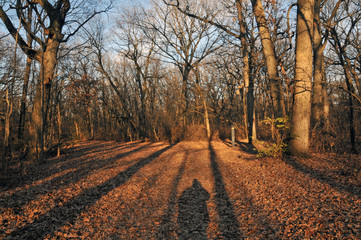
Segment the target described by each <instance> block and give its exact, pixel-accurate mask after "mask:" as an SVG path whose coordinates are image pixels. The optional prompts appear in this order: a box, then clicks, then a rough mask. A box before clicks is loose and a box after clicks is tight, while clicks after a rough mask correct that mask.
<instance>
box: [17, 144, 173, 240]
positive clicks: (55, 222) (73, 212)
mask: <svg viewBox="0 0 361 240" xmlns="http://www.w3.org/2000/svg"><path fill="white" fill-rule="evenodd" d="M173 146H174V145H170V146H168V147H165V148H163V149H161V150H159V151H157V152H155V153H153V154H151V155H149V156H148V157H145V158H142V159H141V160H139V161H138V162H137V163H135V164H134V165H132V166H130V167H129V168H128V169H126V170H124V171H122V172H120V173H119V174H118V175H117V176H115V177H114V178H112V179H109V180H107V181H106V182H104V183H103V184H101V185H99V186H96V187H93V188H90V189H86V190H85V191H84V192H83V193H82V194H80V195H78V196H77V197H75V198H74V199H72V200H70V201H69V202H67V203H65V204H64V205H62V206H56V207H54V208H52V209H51V210H50V211H49V212H48V213H46V214H45V215H42V216H40V217H39V218H38V219H37V220H35V221H34V222H32V223H29V224H27V225H25V226H24V227H22V228H18V229H16V230H15V231H13V232H12V233H11V234H10V235H11V238H22V239H42V238H44V237H45V236H46V235H48V234H49V235H50V236H52V235H53V234H54V233H55V231H56V230H57V229H58V228H60V227H61V226H63V225H65V224H66V223H68V222H74V221H75V220H76V218H77V217H78V216H79V215H80V214H81V213H82V212H84V211H86V209H87V208H88V207H90V206H92V205H94V204H95V203H96V202H97V201H98V200H99V199H100V198H102V197H103V196H105V195H106V194H108V193H109V192H110V191H112V190H113V189H115V188H117V187H119V186H121V185H122V184H124V183H125V182H127V181H128V180H129V179H130V178H131V177H132V176H133V175H134V174H135V173H136V172H138V171H139V170H140V169H141V168H143V167H144V166H145V165H147V164H149V163H151V162H152V161H153V160H154V159H156V158H157V157H158V156H160V155H161V154H162V153H164V152H166V151H168V150H169V149H170V148H172V147H173ZM118 157H123V156H118ZM49 223H50V224H49ZM44 226H51V227H50V228H46V229H45V228H44Z"/></svg>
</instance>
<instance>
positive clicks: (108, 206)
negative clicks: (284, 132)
mask: <svg viewBox="0 0 361 240" xmlns="http://www.w3.org/2000/svg"><path fill="white" fill-rule="evenodd" d="M244 146H245V145H244V144H242V143H238V144H237V146H236V147H234V148H231V147H230V144H229V142H220V141H213V142H211V143H208V142H180V143H178V144H175V145H169V144H166V143H149V142H132V143H117V142H99V141H90V142H89V141H86V142H80V143H78V144H76V145H75V146H72V147H70V148H68V149H66V151H65V154H63V155H62V156H61V157H58V158H56V157H54V158H48V159H47V160H46V163H44V164H42V165H40V166H38V167H36V168H35V167H32V168H28V169H27V175H26V177H25V178H24V179H23V181H21V182H19V181H16V179H15V178H13V180H12V181H10V180H11V179H10V180H9V179H8V180H7V182H3V183H2V184H1V186H0V190H1V191H0V238H1V239H18V238H19V239H21V238H23V239H54V238H60V239H64V238H65V239H68V238H73V239H82V238H85V239H177V238H179V239H247V238H249V239H289V238H297V239H308V238H312V239H315V238H319V239H321V238H322V239H330V238H348V239H360V238H361V230H360V229H361V225H360V223H361V184H360V183H361V176H360V158H359V156H352V155H350V156H341V155H334V154H327V155H319V154H317V155H316V154H313V155H311V157H309V158H304V159H303V158H285V159H271V158H258V157H257V156H256V155H252V154H250V153H247V152H244V151H243V150H244Z"/></svg>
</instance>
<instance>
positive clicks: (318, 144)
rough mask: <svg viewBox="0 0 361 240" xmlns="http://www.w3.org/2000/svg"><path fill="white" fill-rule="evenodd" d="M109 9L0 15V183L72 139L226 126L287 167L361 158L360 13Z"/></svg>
mask: <svg viewBox="0 0 361 240" xmlns="http://www.w3.org/2000/svg"><path fill="white" fill-rule="evenodd" d="M112 6H113V5H112V2H101V1H100V2H99V1H81V0H57V1H46V0H45V1H44V0H42V1H40V0H39V1H38V0H35V1H25V0H23V1H21V0H16V1H15V0H12V1H10V0H8V1H1V2H0V18H1V20H2V23H3V26H4V27H3V28H2V29H3V30H4V31H5V29H6V30H7V31H5V32H1V35H0V94H1V102H0V114H1V125H0V127H1V129H0V134H1V136H0V140H1V159H2V161H1V169H2V172H5V171H6V169H7V167H8V161H9V159H10V158H13V157H15V156H17V157H20V158H21V157H23V158H28V159H33V160H34V161H35V162H42V161H43V157H44V154H45V152H49V151H54V152H57V154H61V147H62V146H64V145H65V144H66V143H68V142H71V141H74V140H80V139H101V140H118V141H133V140H139V139H141V140H152V141H170V142H176V141H180V140H200V139H203V140H207V139H215V138H220V139H225V138H229V137H230V131H231V130H230V127H231V125H233V126H235V128H236V130H237V134H238V137H239V138H247V139H248V141H249V143H252V142H253V141H255V140H257V139H260V140H267V141H272V142H275V143H276V144H285V145H286V146H287V147H288V149H289V151H290V152H291V153H292V154H304V153H308V152H309V151H310V149H314V150H316V151H325V150H327V151H346V152H357V150H360V149H358V146H359V145H360V131H361V121H360V120H359V119H360V117H361V116H360V104H361V84H360V72H361V31H360V30H361V24H360V20H361V4H360V2H359V0H298V1H279V0H264V1H262V0H251V1H242V0H222V1H193V0H152V1H151V4H150V6H148V7H143V6H138V5H132V6H130V7H123V8H122V9H118V10H117V8H115V7H114V8H112ZM110 9H112V11H109V10H110ZM115 12H116V14H115ZM105 13H106V14H105ZM101 16H106V17H101Z"/></svg>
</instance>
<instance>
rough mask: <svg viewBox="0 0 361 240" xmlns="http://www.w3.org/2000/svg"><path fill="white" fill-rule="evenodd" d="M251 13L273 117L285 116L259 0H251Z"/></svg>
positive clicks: (273, 58) (274, 54)
mask: <svg viewBox="0 0 361 240" xmlns="http://www.w3.org/2000/svg"><path fill="white" fill-rule="evenodd" d="M252 6H253V13H254V15H255V17H256V21H257V26H258V31H259V34H260V37H261V42H262V47H263V54H264V57H265V60H266V66H267V73H268V77H269V80H270V89H271V98H272V107H273V111H274V113H275V117H276V118H277V117H286V108H285V103H284V99H283V95H282V88H281V84H280V83H279V81H280V78H279V76H278V71H277V58H276V52H275V46H274V43H273V42H272V39H271V35H270V30H269V27H268V24H267V20H266V17H265V12H264V9H263V6H262V1H261V0H252Z"/></svg>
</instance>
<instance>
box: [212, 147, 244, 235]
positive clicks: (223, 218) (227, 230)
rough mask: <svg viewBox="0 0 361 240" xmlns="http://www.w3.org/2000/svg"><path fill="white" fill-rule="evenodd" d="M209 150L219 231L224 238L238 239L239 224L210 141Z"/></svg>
mask: <svg viewBox="0 0 361 240" xmlns="http://www.w3.org/2000/svg"><path fill="white" fill-rule="evenodd" d="M208 144H209V145H208V148H209V152H210V160H211V168H212V171H213V175H214V181H215V182H214V185H215V192H216V195H215V201H216V206H217V212H218V215H219V217H220V231H221V233H222V236H223V238H224V239H240V238H241V233H240V232H239V229H240V225H239V222H238V220H237V218H236V216H235V214H234V207H233V204H232V202H231V200H230V198H229V196H228V194H227V191H226V188H225V184H224V180H223V176H222V174H221V171H220V170H219V166H218V163H217V156H216V153H215V151H214V149H213V147H212V144H211V142H209V143H208Z"/></svg>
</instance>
